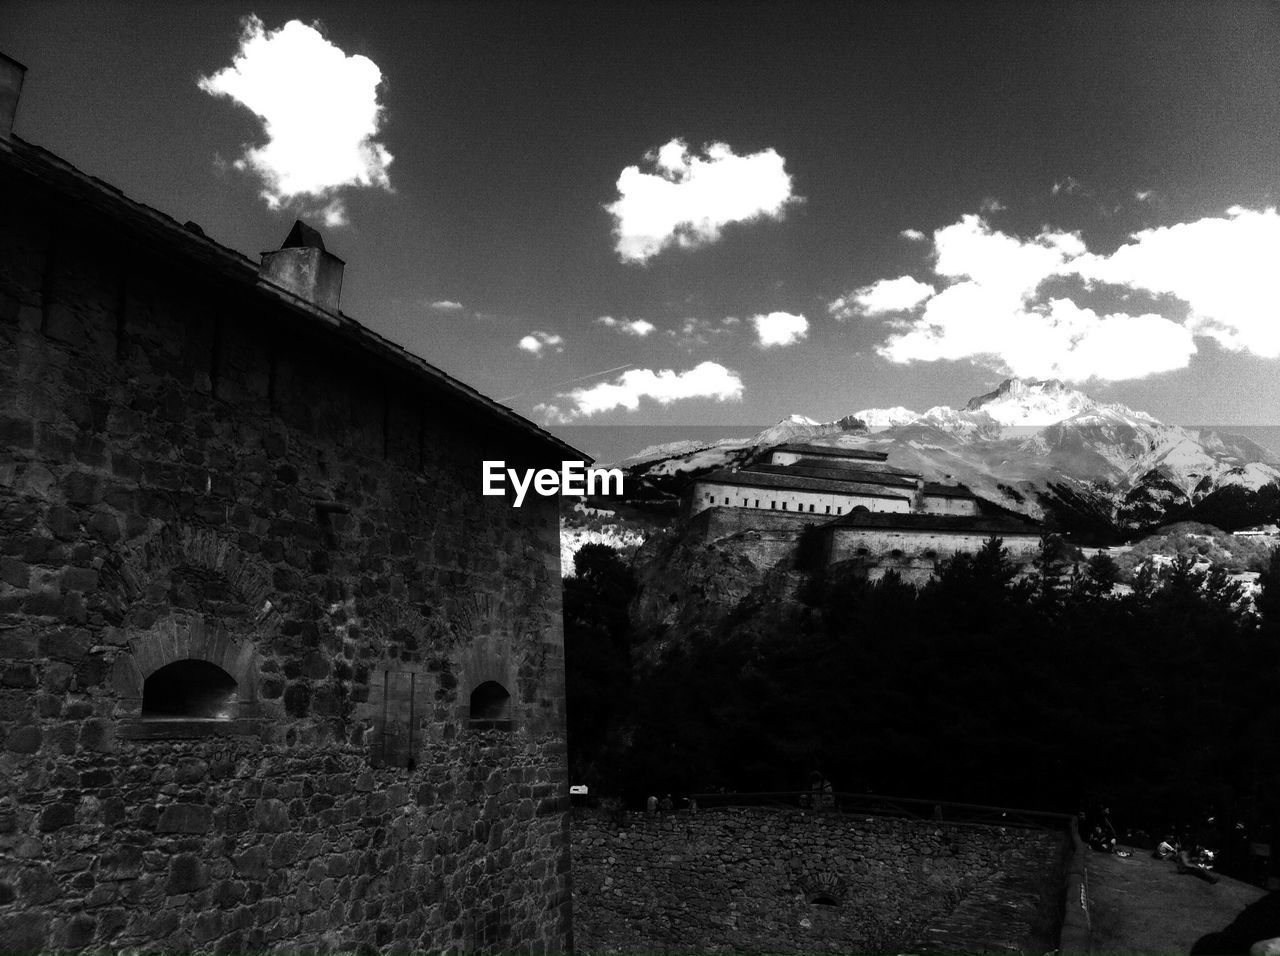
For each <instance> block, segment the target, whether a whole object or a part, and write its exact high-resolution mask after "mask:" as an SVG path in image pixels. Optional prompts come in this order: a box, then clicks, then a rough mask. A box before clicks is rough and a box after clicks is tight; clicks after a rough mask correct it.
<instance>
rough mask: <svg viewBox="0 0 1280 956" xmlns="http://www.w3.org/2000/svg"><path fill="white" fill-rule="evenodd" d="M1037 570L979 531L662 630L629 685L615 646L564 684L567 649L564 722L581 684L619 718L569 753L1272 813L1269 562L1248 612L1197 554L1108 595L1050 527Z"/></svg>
mask: <svg viewBox="0 0 1280 956" xmlns="http://www.w3.org/2000/svg"><path fill="white" fill-rule="evenodd" d="M1038 565H1039V567H1038V570H1037V572H1036V573H1035V574H1033V575H1032V576H1031V577H1030V578H1027V579H1018V580H1015V574H1014V569H1013V567H1012V566H1011V565H1010V563H1009V561H1008V560H1007V556H1006V555H1005V553H1004V552H1003V550H1002V549H1001V548H1000V543H999V541H995V540H993V541H990V542H988V543H987V545H986V546H985V547H983V548H982V549H981V550H980V551H979V552H978V553H977V554H974V555H958V556H956V557H955V558H953V559H950V560H948V561H945V562H944V563H943V564H942V566H941V567H940V569H939V573H938V575H937V577H936V579H935V580H933V581H931V582H930V583H929V584H928V585H927V586H925V587H923V588H921V589H919V590H917V589H916V588H914V587H911V586H908V585H905V584H903V583H902V582H901V581H900V580H899V579H898V578H897V577H896V576H895V575H893V574H889V575H886V577H884V578H883V579H882V580H880V581H877V582H874V583H869V582H867V581H865V580H860V579H856V578H854V579H838V578H834V577H815V578H814V580H813V582H812V584H811V585H810V586H809V587H808V588H806V589H803V591H802V598H803V601H802V602H801V603H800V604H799V605H795V604H793V605H788V606H783V605H776V606H762V607H759V608H756V609H754V611H753V613H751V614H741V615H734V616H732V617H731V618H730V621H729V623H728V624H727V625H726V626H725V627H724V628H723V629H721V630H719V631H717V632H714V633H696V634H686V635H681V636H680V637H679V638H678V639H674V640H668V641H667V642H666V644H665V650H664V651H663V653H662V654H661V655H660V656H659V660H658V662H657V663H656V664H655V665H653V666H651V667H648V668H646V669H644V670H643V671H642V672H639V673H637V674H636V675H635V677H634V685H633V686H629V685H628V684H627V680H626V678H625V676H624V675H623V674H622V672H621V664H620V663H619V660H620V658H617V657H610V659H609V661H610V662H609V664H608V666H606V667H604V668H603V670H602V674H601V677H600V680H601V686H600V687H599V688H593V689H592V690H590V691H584V690H583V689H581V688H575V687H574V682H575V681H576V680H595V679H596V678H595V677H593V676H592V675H591V674H590V673H589V669H588V668H586V667H584V666H581V664H578V665H575V663H574V656H573V655H572V654H571V656H570V665H571V671H570V704H571V719H573V718H574V717H575V716H576V717H577V719H576V720H575V721H574V723H573V725H572V726H574V727H579V728H581V724H582V716H583V715H582V713H581V712H579V713H578V714H577V715H575V714H574V708H575V707H580V706H581V704H580V703H575V702H579V701H582V700H583V699H584V697H586V696H591V695H594V697H595V698H596V701H597V703H596V706H597V708H598V711H599V712H600V713H602V714H607V715H608V722H607V725H608V726H621V725H622V724H626V726H627V727H628V728H629V730H628V733H627V734H626V740H625V741H620V740H614V741H613V742H612V743H608V742H606V745H605V746H604V747H603V749H595V748H598V747H600V743H599V742H600V741H601V739H602V738H601V730H602V728H601V727H599V726H593V727H588V728H585V730H583V729H580V730H579V731H578V732H579V733H585V734H586V735H587V736H586V737H585V738H582V739H579V740H578V741H576V742H575V743H574V752H575V754H578V755H582V754H583V753H584V752H589V754H590V756H589V758H588V759H589V760H590V761H594V762H595V764H596V765H597V766H598V767H600V768H605V767H607V768H608V772H607V773H606V774H605V776H606V777H607V778H608V779H609V780H610V781H611V782H613V783H614V784H616V785H617V786H618V787H620V788H622V789H623V790H625V791H630V792H631V793H632V795H636V794H643V793H646V792H654V791H658V790H661V791H672V792H676V791H682V790H683V791H686V792H688V791H699V790H706V789H709V788H716V787H725V788H729V789H736V790H743V791H759V790H774V789H781V790H791V789H799V788H801V787H803V786H804V784H805V781H806V779H807V777H808V774H809V773H810V772H811V771H812V770H814V769H819V770H821V771H822V772H824V773H825V774H826V775H827V776H828V777H829V778H830V779H831V780H832V781H833V782H834V783H835V786H836V787H837V788H838V789H841V790H850V791H870V792H880V793H891V794H896V795H902V796H918V797H925V798H936V799H944V800H953V801H972V802H980V803H989V804H995V805H1002V806H1028V807H1035V808H1044V809H1053V808H1057V809H1062V810H1068V811H1069V810H1074V809H1076V807H1077V805H1078V802H1079V801H1083V800H1104V801H1105V802H1106V803H1108V804H1109V805H1110V806H1111V807H1112V808H1113V811H1114V812H1115V814H1116V817H1117V822H1118V823H1122V824H1123V825H1134V826H1142V827H1144V828H1148V829H1155V828H1159V827H1165V826H1169V825H1172V824H1175V823H1177V822H1178V821H1189V820H1191V819H1193V818H1194V817H1195V816H1196V815H1197V814H1202V813H1203V812H1205V809H1206V808H1207V807H1210V806H1212V807H1216V808H1217V809H1218V811H1219V812H1220V813H1222V814H1224V815H1227V816H1230V817H1233V818H1236V819H1254V820H1265V819H1269V815H1270V814H1271V812H1272V810H1273V809H1274V806H1275V805H1280V804H1277V801H1278V800H1280V778H1278V777H1277V773H1276V771H1275V770H1274V767H1273V764H1274V761H1273V760H1272V758H1271V754H1272V751H1273V749H1274V740H1275V738H1276V735H1277V733H1280V698H1277V695H1276V694H1275V690H1274V689H1275V686H1276V680H1277V677H1278V676H1280V610H1278V609H1280V561H1276V560H1274V559H1273V561H1272V563H1271V568H1270V569H1269V570H1268V572H1267V573H1266V574H1265V575H1264V582H1263V592H1262V595H1261V598H1260V599H1259V601H1258V608H1259V613H1255V612H1253V611H1252V610H1250V609H1248V607H1247V605H1245V606H1242V603H1241V602H1240V600H1239V599H1240V588H1239V586H1238V585H1237V584H1236V583H1235V582H1233V581H1232V580H1231V579H1230V578H1229V577H1228V576H1227V575H1226V574H1225V572H1221V571H1212V572H1209V573H1207V574H1206V573H1204V572H1202V571H1197V570H1196V568H1195V567H1194V565H1193V563H1192V560H1191V559H1190V558H1189V557H1184V558H1182V559H1179V560H1176V561H1174V562H1173V563H1172V565H1171V566H1170V567H1169V568H1167V569H1166V572H1165V573H1164V574H1163V575H1161V576H1159V577H1157V576H1155V575H1152V574H1144V575H1139V580H1137V581H1136V582H1135V585H1134V591H1133V593H1132V594H1126V595H1112V594H1111V584H1112V582H1113V581H1114V580H1115V574H1116V568H1115V565H1114V562H1111V561H1110V560H1109V559H1106V558H1094V559H1092V560H1090V561H1088V562H1082V561H1079V560H1075V559H1072V558H1071V556H1070V551H1069V550H1068V549H1064V548H1063V547H1062V546H1061V542H1060V540H1058V539H1053V538H1049V539H1046V541H1045V544H1044V549H1043V553H1042V555H1041V559H1040V561H1039V562H1038ZM571 603H572V602H570V601H569V600H568V599H567V601H566V607H568V606H569V605H570V604H571ZM567 620H568V618H567ZM583 620H584V621H585V620H587V618H583ZM611 620H612V621H613V626H616V627H619V628H621V627H622V626H623V625H622V622H621V621H620V620H618V619H617V618H611ZM575 626H576V625H571V626H570V627H569V628H567V632H568V633H567V639H568V640H570V646H571V647H572V646H574V643H575V642H576V641H578V640H579V638H577V637H573V636H572V635H573V633H574V627H575ZM597 627H598V628H599V626H598V625H597ZM601 630H602V633H610V634H612V632H610V631H609V629H608V628H601ZM602 640H607V641H609V642H610V643H609V644H608V645H607V646H609V647H614V648H620V647H621V646H622V645H623V643H625V642H624V641H623V640H622V639H621V638H620V637H616V636H610V637H608V638H602ZM591 659H592V660H596V658H591ZM605 688H608V689H607V690H606V689H605ZM628 695H629V696H628ZM624 712H625V717H624V716H623V714H624ZM576 759H583V758H582V757H581V756H579V757H577V758H576Z"/></svg>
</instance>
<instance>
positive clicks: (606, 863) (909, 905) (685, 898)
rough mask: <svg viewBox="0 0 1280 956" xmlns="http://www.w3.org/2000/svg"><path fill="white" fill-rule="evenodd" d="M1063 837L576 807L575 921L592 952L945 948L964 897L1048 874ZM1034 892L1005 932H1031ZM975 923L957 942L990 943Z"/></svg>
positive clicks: (917, 824) (777, 812)
mask: <svg viewBox="0 0 1280 956" xmlns="http://www.w3.org/2000/svg"><path fill="white" fill-rule="evenodd" d="M1064 839H1065V837H1064V835H1063V834H1060V833H1053V832H1046V831H1036V830H1022V829H1016V828H1007V829H1001V828H996V827H988V826H977V825H972V824H959V823H941V822H932V821H921V820H902V819H893V818H888V817H850V816H841V815H838V814H834V813H823V812H817V813H815V812H807V813H805V812H798V811H796V810H786V809H767V808H750V809H715V810H703V811H698V812H695V813H689V812H680V813H675V814H669V815H655V816H649V815H646V814H642V813H629V814H626V815H625V816H624V817H623V819H622V823H621V825H618V824H617V821H616V819H615V818H613V817H611V816H609V815H606V814H601V813H593V812H589V811H575V815H574V821H573V867H574V891H573V892H574V932H575V937H576V940H577V945H578V950H579V951H580V952H584V953H638V952H697V953H710V952H737V953H768V952H773V953H811V952H845V953H847V952H857V953H864V952H916V951H921V950H923V949H937V946H938V939H939V936H940V935H943V933H940V932H939V928H943V927H945V928H946V929H948V930H951V931H952V932H953V933H954V927H946V924H947V920H948V917H950V916H951V915H952V914H953V913H954V912H955V911H956V910H957V908H958V907H959V906H960V904H961V903H962V902H963V901H965V900H966V899H968V898H969V897H971V896H973V897H978V896H981V895H983V894H984V893H985V892H987V891H989V890H990V889H991V888H992V887H1001V888H1002V887H1005V886H1007V885H1009V882H1010V878H1011V877H1016V878H1017V880H1018V881H1019V885H1021V886H1026V885H1035V884H1037V883H1038V882H1040V881H1044V882H1048V883H1052V881H1053V879H1054V878H1055V874H1056V869H1057V867H1058V866H1059V863H1060V859H1061V855H1062V852H1063V845H1064ZM1037 902H1038V901H1033V902H1032V905H1031V906H1030V907H1025V908H1022V909H1017V910H1015V909H1013V908H1004V909H1003V910H1002V911H1001V912H1002V914H1003V915H1002V916H1001V918H1000V919H1001V922H1002V923H1004V924H1006V925H1003V926H1001V927H999V928H998V932H999V934H1000V935H1001V937H1002V938H1004V939H1006V940H1015V941H1020V942H1023V943H1025V941H1026V938H1028V937H1029V936H1030V935H1031V933H1032V926H1031V923H1032V921H1033V919H1034V914H1035V912H1036V911H1037V909H1038V907H1037V905H1036V904H1037ZM1045 902H1046V905H1047V907H1048V908H1050V909H1052V907H1053V906H1054V905H1057V906H1059V908H1060V902H1055V900H1048V901H1045ZM931 930H934V932H931ZM969 932H970V933H971V934H972V935H973V936H974V938H972V939H970V940H969V941H968V947H969V948H968V949H967V950H966V948H965V945H964V943H963V941H962V942H960V944H959V948H957V949H952V950H950V951H954V952H965V951H969V952H986V951H990V950H987V949H983V948H975V947H977V946H978V944H979V943H980V942H981V940H980V939H978V938H977V937H978V936H979V935H981V930H980V929H970V930H969ZM949 942H953V943H954V942H955V940H954V938H952V939H950V940H949ZM931 943H932V944H931Z"/></svg>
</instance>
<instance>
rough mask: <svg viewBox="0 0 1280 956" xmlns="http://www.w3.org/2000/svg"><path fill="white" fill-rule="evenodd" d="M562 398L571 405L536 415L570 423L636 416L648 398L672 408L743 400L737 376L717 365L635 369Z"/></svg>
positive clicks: (548, 407)
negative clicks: (615, 414) (617, 412)
mask: <svg viewBox="0 0 1280 956" xmlns="http://www.w3.org/2000/svg"><path fill="white" fill-rule="evenodd" d="M559 397H560V399H562V400H567V405H539V406H537V407H536V411H539V412H542V413H543V414H544V415H546V416H547V417H548V418H549V419H553V420H558V421H561V422H568V421H573V420H574V419H576V418H588V417H590V416H592V415H599V414H600V413H602V412H608V411H612V410H613V409H615V408H625V409H626V410H627V411H632V412H633V411H635V410H636V409H637V408H639V407H640V400H641V399H645V398H647V399H651V400H652V401H655V402H657V403H658V404H659V405H670V404H671V403H672V402H679V401H684V400H685V399H690V398H711V399H715V400H716V401H719V402H727V401H737V400H738V399H741V398H742V379H741V378H739V377H738V373H737V372H734V371H732V370H730V369H727V368H725V367H724V366H723V365H720V364H719V363H717V362H703V363H701V364H700V365H696V366H694V367H693V368H691V369H687V370H685V371H683V372H677V371H675V370H674V369H669V368H668V369H662V370H660V371H654V370H652V369H647V368H633V369H630V370H628V371H626V372H623V373H622V374H621V375H619V376H618V377H617V378H616V379H614V380H613V381H612V382H600V383H599V384H596V385H591V386H588V387H586V388H575V389H574V390H573V391H571V392H564V393H562V394H561V395H560V396H559Z"/></svg>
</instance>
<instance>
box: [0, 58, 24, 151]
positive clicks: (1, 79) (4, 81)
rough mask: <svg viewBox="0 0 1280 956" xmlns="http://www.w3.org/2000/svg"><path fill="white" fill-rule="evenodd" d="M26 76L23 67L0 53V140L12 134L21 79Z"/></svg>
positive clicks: (20, 93) (20, 92) (20, 91)
mask: <svg viewBox="0 0 1280 956" xmlns="http://www.w3.org/2000/svg"><path fill="white" fill-rule="evenodd" d="M26 75H27V68H26V67H25V66H23V65H22V64H21V63H19V62H18V61H17V60H15V59H13V57H9V56H5V55H4V54H3V53H0V139H8V138H9V137H10V136H11V135H12V134H13V117H14V116H15V115H16V114H17V112H18V97H19V96H21V95H22V78H23V77H24V76H26Z"/></svg>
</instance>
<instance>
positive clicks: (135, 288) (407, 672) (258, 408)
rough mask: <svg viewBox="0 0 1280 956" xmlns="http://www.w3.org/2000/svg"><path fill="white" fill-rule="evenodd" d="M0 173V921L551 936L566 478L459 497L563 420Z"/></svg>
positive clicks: (484, 946) (4, 944) (548, 458)
mask: <svg viewBox="0 0 1280 956" xmlns="http://www.w3.org/2000/svg"><path fill="white" fill-rule="evenodd" d="M5 148H6V149H8V148H9V147H8V146H7V145H5ZM14 148H15V149H17V148H18V146H17V145H15V147H14ZM26 149H27V150H28V151H29V152H30V151H32V148H30V147H26ZM24 155H25V154H24ZM33 162H34V161H33ZM0 187H2V188H3V195H4V205H5V210H6V213H5V216H4V217H3V219H2V220H0V951H4V952H30V951H36V950H44V949H58V950H80V949H85V950H93V951H99V950H135V951H161V950H164V951H178V952H200V951H205V952H211V951H215V950H216V951H219V952H236V951H253V952H263V951H267V950H284V951H294V952H297V951H304V950H314V951H333V950H343V951H352V952H405V951H409V950H431V951H441V952H457V951H468V952H495V953H496V952H503V953H507V952H544V951H545V952H564V951H567V950H568V949H569V948H570V947H571V946H572V939H571V934H570V926H569V912H570V910H569V905H570V898H569V874H568V867H569V855H568V827H567V819H568V818H567V794H566V789H567V788H566V779H565V750H564V722H563V721H564V714H563V706H564V689H563V642H562V633H561V605H560V582H559V567H558V555H559V551H558V535H557V516H558V503H557V501H556V500H555V499H544V498H531V499H529V500H528V501H526V503H525V505H524V507H523V508H520V509H514V508H512V507H510V504H509V502H507V501H505V500H503V499H500V498H486V497H483V496H482V495H481V494H480V473H481V472H480V469H481V466H480V462H481V461H482V460H483V459H486V458H503V459H506V460H507V461H508V463H510V464H512V465H513V466H518V467H539V466H548V465H550V466H553V467H554V466H555V465H556V463H557V462H558V458H556V453H555V452H554V450H549V449H548V447H547V446H546V445H544V444H540V443H539V441H538V440H537V439H536V438H533V437H529V435H528V434H526V433H524V432H521V431H520V430H518V429H516V428H514V427H513V426H511V425H510V423H509V422H506V421H505V420H504V419H503V418H502V417H501V415H498V414H493V415H490V414H487V413H486V409H485V408H484V407H481V405H482V403H480V402H466V401H462V400H460V399H459V398H458V394H457V393H458V390H457V389H456V388H455V389H453V390H452V391H450V390H449V389H444V388H438V387H434V386H433V385H432V383H431V382H430V380H429V379H425V378H423V377H419V376H415V375H412V374H410V373H409V372H408V371H405V370H404V368H403V366H402V365H397V364H395V363H393V362H388V361H384V360H383V359H382V358H381V357H380V355H379V354H377V353H376V352H375V351H370V350H368V349H366V348H365V347H364V346H362V345H360V344H359V343H357V342H353V341H352V339H351V336H349V335H344V334H342V327H343V323H344V322H345V323H349V322H350V320H345V319H339V318H337V317H333V316H329V315H326V314H321V313H320V312H318V311H317V310H315V309H313V308H309V307H307V306H306V305H305V304H292V303H291V302H290V301H289V300H288V297H287V296H284V295H279V296H274V295H271V294H264V293H263V291H262V289H261V287H260V286H257V285H255V282H256V276H255V274H254V272H253V269H252V266H251V265H249V266H248V268H247V269H241V270H240V271H242V272H247V276H246V277H244V278H243V281H224V279H225V275H224V273H226V272H227V271H228V270H230V271H231V272H232V273H235V271H236V268H237V266H236V263H235V262H234V261H231V264H230V265H227V263H226V262H225V261H224V260H234V254H231V253H227V252H226V251H225V250H223V251H222V252H220V253H217V252H216V250H217V247H213V245H212V244H211V243H204V242H203V241H201V242H199V243H198V242H197V241H196V240H195V239H194V238H192V239H191V240H190V243H191V244H192V245H193V246H199V247H200V248H205V249H213V250H215V252H209V253H208V256H209V259H208V261H207V262H200V261H198V260H197V259H196V258H194V257H193V255H190V254H188V253H187V251H185V249H186V246H184V243H183V241H182V236H181V235H179V236H178V237H177V239H176V240H174V241H172V242H170V241H169V237H168V234H167V233H165V231H164V228H162V227H161V226H159V225H156V224H155V223H156V222H158V221H159V219H160V217H158V216H154V215H152V216H150V217H148V216H144V215H141V214H139V221H138V222H136V223H134V222H128V223H125V224H123V225H122V223H121V220H120V218H119V217H118V216H117V215H115V213H114V211H113V210H115V208H116V207H117V206H118V205H120V204H121V203H123V202H124V201H123V200H118V199H116V198H115V197H114V194H108V191H107V190H106V189H105V188H102V187H94V188H93V189H90V188H89V187H87V186H86V187H85V189H86V196H88V197H90V198H88V199H86V200H84V201H83V202H80V201H77V202H71V201H69V200H67V199H66V197H65V195H64V194H63V193H59V192H56V191H52V190H51V191H50V192H48V193H45V192H43V191H42V190H41V189H39V188H36V187H33V186H32V179H31V177H30V176H28V175H19V174H18V173H15V172H13V171H12V170H9V169H7V168H0ZM95 189H96V190H97V191H94V190H95ZM93 208H98V209H99V210H100V211H99V212H97V213H95V212H93V211H92V209H93ZM101 210H106V211H105V212H103V211H101ZM171 228H172V230H173V231H174V232H177V233H179V234H181V233H182V230H181V228H180V227H178V226H176V224H173V225H172V226H171ZM200 248H197V249H196V251H197V252H199V251H200ZM191 662H196V663H195V664H192V663H191ZM175 665H176V666H177V667H178V669H179V671H180V670H181V668H182V667H196V668H197V670H198V671H199V673H206V672H207V673H215V672H216V673H218V674H220V675H221V677H220V678H219V680H221V679H224V678H225V680H227V681H229V682H230V685H229V686H230V687H231V688H232V690H231V692H230V694H229V696H225V697H224V698H223V699H222V700H221V701H220V702H219V707H221V708H223V709H222V710H221V711H219V715H220V716H219V717H215V716H211V715H210V714H201V713H198V712H195V711H193V712H191V713H189V714H186V715H185V716H182V717H172V716H170V717H168V718H165V717H158V716H157V714H156V713H155V712H154V711H152V712H150V713H149V712H148V706H149V705H148V700H151V701H154V700H155V696H154V695H155V693H156V687H157V686H158V685H157V684H156V683H155V682H156V681H163V680H168V679H170V678H169V677H167V676H166V675H171V674H173V673H175V671H174V670H173V668H174V666H175ZM200 668H204V669H205V670H199V669H200ZM207 668H214V669H215V670H214V671H207ZM193 673H195V672H193ZM177 686H178V688H179V691H180V690H181V689H182V688H183V687H186V688H187V689H188V690H190V689H191V688H193V687H194V686H195V684H193V683H192V682H191V681H188V683H187V684H182V683H181V682H179V683H178V685H177ZM495 688H496V689H495ZM477 691H479V692H481V697H482V698H483V700H482V703H483V705H484V706H483V707H482V709H481V712H477V710H476V698H475V697H474V696H473V692H477ZM149 694H150V695H151V697H149V696H148V695H149Z"/></svg>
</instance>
